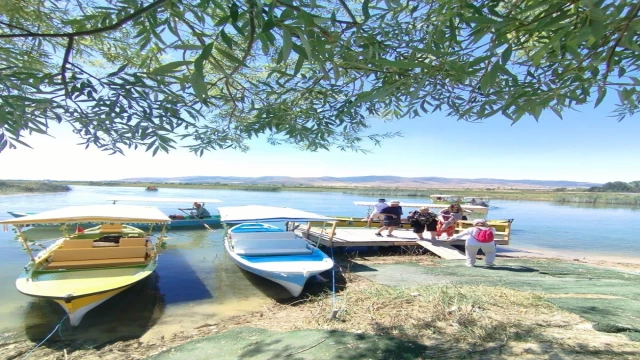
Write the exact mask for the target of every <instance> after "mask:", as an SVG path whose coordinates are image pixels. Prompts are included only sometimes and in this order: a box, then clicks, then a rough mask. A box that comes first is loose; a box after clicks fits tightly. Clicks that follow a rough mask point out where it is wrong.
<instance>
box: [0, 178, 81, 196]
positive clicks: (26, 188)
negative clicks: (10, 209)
mask: <svg viewBox="0 0 640 360" xmlns="http://www.w3.org/2000/svg"><path fill="white" fill-rule="evenodd" d="M70 190H71V188H70V187H69V186H68V185H64V184H59V183H53V182H41V181H0V194H2V195H8V194H25V193H27V194H28V193H48V192H62V191H70Z"/></svg>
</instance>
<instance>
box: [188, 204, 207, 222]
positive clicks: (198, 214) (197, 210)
mask: <svg viewBox="0 0 640 360" xmlns="http://www.w3.org/2000/svg"><path fill="white" fill-rule="evenodd" d="M191 210H194V211H192V212H191V213H190V214H191V216H193V217H195V218H198V219H204V218H210V217H211V214H209V211H208V210H207V209H205V208H204V206H202V204H200V203H197V202H194V203H193V209H191Z"/></svg>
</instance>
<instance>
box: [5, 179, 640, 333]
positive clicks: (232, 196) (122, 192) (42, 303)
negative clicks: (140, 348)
mask: <svg viewBox="0 0 640 360" xmlns="http://www.w3.org/2000/svg"><path fill="white" fill-rule="evenodd" d="M111 196H146V197H163V198H166V197H179V198H190V199H191V198H192V199H194V200H198V199H202V198H205V199H211V198H213V199H220V200H222V203H220V204H208V205H207V208H208V209H209V211H210V212H212V213H213V214H215V213H216V211H215V208H216V206H236V205H250V204H261V205H272V206H287V207H293V208H299V209H303V210H307V211H311V212H315V213H319V214H323V215H342V216H364V215H365V214H366V208H365V207H360V206H355V205H354V204H353V202H354V201H376V199H377V198H366V197H362V196H357V195H351V194H341V193H333V192H289V191H286V192H255V191H230V190H193V189H169V188H162V189H160V191H158V192H146V191H144V189H143V188H141V187H89V186H74V187H73V190H72V191H70V192H67V193H56V194H38V195H28V196H23V195H12V196H0V219H6V218H9V215H8V214H7V213H6V211H35V212H39V211H44V210H50V209H55V208H58V207H63V206H69V205H93V204H108V203H107V201H106V199H107V198H109V197H111ZM387 200H391V199H390V198H388V199H387ZM398 200H400V201H401V202H403V201H404V202H414V203H415V202H429V201H428V199H427V198H424V199H420V198H399V199H398ZM491 204H492V206H493V207H492V208H491V210H490V211H489V214H488V216H487V218H488V219H515V220H514V222H513V227H512V240H511V243H512V245H514V246H524V247H535V248H544V249H552V250H565V251H567V250H568V251H576V252H580V253H588V252H592V253H594V254H596V253H597V254H600V255H603V254H604V255H614V256H635V257H638V256H639V254H640V239H639V238H638V235H637V234H638V233H640V210H639V209H629V208H623V207H594V206H584V205H559V204H553V203H548V202H531V201H501V200H493V201H492V202H491ZM148 205H155V206H157V207H158V208H160V209H161V210H162V211H163V212H165V213H166V214H177V213H180V212H179V211H178V210H177V208H178V207H182V208H186V207H190V205H191V203H186V204H177V203H149V204H148ZM407 212H408V209H405V214H406V213H407ZM27 234H28V235H32V236H33V237H34V238H38V239H43V240H44V239H50V238H52V237H54V236H55V235H56V234H55V231H51V230H43V229H33V230H29V232H28V233H27ZM168 236H169V239H168V241H167V244H168V246H167V248H166V249H165V251H164V252H163V253H162V255H161V257H160V261H159V266H158V268H157V271H156V274H154V276H152V277H150V278H149V279H148V281H145V282H144V283H141V284H139V285H138V286H136V287H135V288H132V289H130V290H127V291H125V292H123V293H121V294H120V295H118V296H117V297H114V298H113V299H112V300H110V301H107V302H106V303H104V304H103V305H101V306H99V307H98V308H96V309H94V310H92V311H90V312H89V313H88V314H87V315H86V316H85V318H84V319H83V321H82V323H81V324H80V326H79V327H77V328H75V329H71V328H70V327H67V328H66V329H65V330H64V332H63V336H64V337H65V339H70V338H76V339H82V340H84V341H87V342H88V343H89V344H91V343H92V342H93V343H100V342H104V341H110V340H114V339H123V338H137V337H145V336H147V337H150V336H159V335H163V334H170V333H172V332H173V331H176V330H178V329H182V328H194V327H195V326H198V325H201V324H205V323H211V322H214V321H215V319H217V318H220V317H222V316H228V315H233V314H238V313H243V312H247V311H253V310H256V309H259V308H261V307H262V306H263V305H264V304H267V303H269V302H270V301H272V300H271V299H272V298H276V299H279V298H285V297H286V294H287V293H286V291H285V290H284V289H282V288H280V287H278V286H275V285H272V283H270V282H268V281H263V280H262V279H260V278H257V277H254V276H251V275H250V274H246V273H244V272H241V271H240V270H239V269H238V268H237V267H236V266H235V264H234V263H233V262H232V261H231V260H230V259H229V258H228V257H227V256H226V254H225V253H224V247H223V244H222V236H223V231H222V230H221V229H215V231H213V232H209V231H206V230H204V229H202V230H199V229H194V230H179V231H171V232H169V233H168ZM27 262H28V257H27V255H26V253H25V252H24V251H23V250H22V248H21V246H20V244H19V243H18V242H17V241H15V236H14V233H13V232H0V289H2V291H1V292H0V302H1V303H2V304H3V306H2V307H0V319H1V320H0V331H2V332H4V334H5V337H6V336H7V334H11V335H12V336H27V337H29V338H31V339H32V340H34V341H37V340H40V339H42V338H44V337H45V336H46V335H47V334H48V333H49V331H51V329H53V328H54V327H55V325H56V324H57V323H58V322H59V321H60V319H62V318H63V317H64V311H63V310H62V309H61V308H60V306H59V305H57V304H55V303H54V302H52V301H49V300H36V299H33V298H30V297H27V296H25V295H22V294H20V293H19V292H18V291H17V290H16V289H15V279H16V277H17V276H18V274H19V273H20V270H21V269H22V267H23V266H24V265H25V264H26V263H27ZM0 340H2V339H1V338H0Z"/></svg>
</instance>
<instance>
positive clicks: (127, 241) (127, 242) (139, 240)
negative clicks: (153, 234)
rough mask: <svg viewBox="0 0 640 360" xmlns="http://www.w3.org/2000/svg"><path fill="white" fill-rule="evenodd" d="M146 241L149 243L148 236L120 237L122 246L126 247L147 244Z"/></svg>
mask: <svg viewBox="0 0 640 360" xmlns="http://www.w3.org/2000/svg"><path fill="white" fill-rule="evenodd" d="M146 243H147V238H143V237H136V238H121V239H120V246H124V247H129V246H145V244H146Z"/></svg>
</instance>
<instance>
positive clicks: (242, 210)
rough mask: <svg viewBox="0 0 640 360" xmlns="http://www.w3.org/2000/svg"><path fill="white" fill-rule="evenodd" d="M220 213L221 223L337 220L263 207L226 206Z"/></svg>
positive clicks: (294, 210) (300, 211)
mask: <svg viewBox="0 0 640 360" xmlns="http://www.w3.org/2000/svg"><path fill="white" fill-rule="evenodd" d="M218 211H219V212H220V221H222V222H227V223H241V222H282V221H295V222H307V221H334V220H337V219H336V218H332V217H327V216H323V215H318V214H314V213H310V212H307V211H302V210H297V209H292V208H287V207H276V206H263V205H245V206H225V207H219V208H218Z"/></svg>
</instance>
